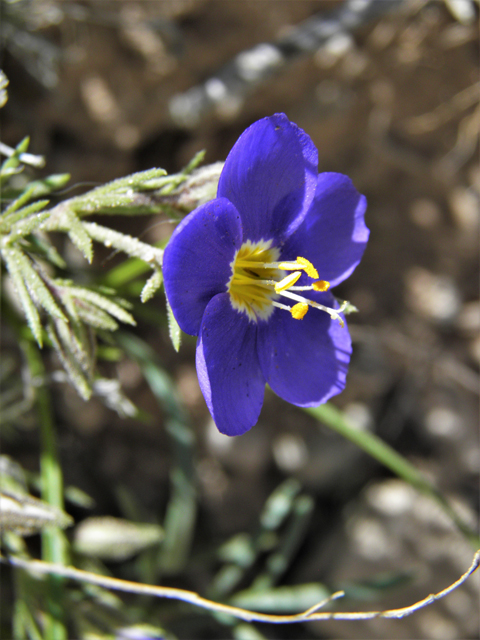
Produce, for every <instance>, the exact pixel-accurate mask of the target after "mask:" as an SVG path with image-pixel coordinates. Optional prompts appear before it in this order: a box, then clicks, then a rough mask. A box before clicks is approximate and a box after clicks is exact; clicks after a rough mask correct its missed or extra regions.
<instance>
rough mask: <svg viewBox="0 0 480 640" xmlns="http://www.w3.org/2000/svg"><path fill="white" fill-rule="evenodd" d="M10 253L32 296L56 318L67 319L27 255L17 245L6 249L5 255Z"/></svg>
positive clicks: (11, 259) (11, 260) (11, 261)
mask: <svg viewBox="0 0 480 640" xmlns="http://www.w3.org/2000/svg"><path fill="white" fill-rule="evenodd" d="M7 254H8V255H9V257H10V264H12V263H15V264H16V268H17V270H18V272H19V273H20V274H21V275H22V277H23V279H24V281H25V284H26V285H27V288H28V291H29V293H30V296H31V297H32V298H33V299H34V300H35V301H36V302H37V303H38V304H40V305H41V306H42V307H43V308H44V309H45V311H46V312H47V313H49V314H50V315H51V316H53V317H55V318H61V319H62V320H67V318H66V317H65V315H64V314H63V312H62V311H61V309H60V307H59V306H58V305H57V303H56V302H55V300H54V298H53V296H52V294H51V293H50V291H49V290H48V289H47V287H46V286H45V283H44V282H43V280H42V278H40V276H39V275H38V273H37V272H36V271H35V269H34V268H33V266H32V263H31V262H30V260H29V259H28V258H27V256H26V255H25V254H24V253H23V251H21V250H20V249H17V248H16V247H8V248H5V249H4V255H5V256H6V255H7Z"/></svg>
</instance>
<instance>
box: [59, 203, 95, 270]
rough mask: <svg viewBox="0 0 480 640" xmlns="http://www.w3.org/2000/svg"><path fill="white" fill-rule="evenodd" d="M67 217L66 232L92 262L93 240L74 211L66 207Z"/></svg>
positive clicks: (65, 214)
mask: <svg viewBox="0 0 480 640" xmlns="http://www.w3.org/2000/svg"><path fill="white" fill-rule="evenodd" d="M64 216H65V219H66V223H67V226H66V229H65V230H66V232H67V233H68V237H69V238H70V240H71V241H72V242H73V244H74V245H75V246H76V247H77V249H79V250H80V251H81V252H82V253H83V255H84V256H85V258H86V260H87V261H88V262H89V263H90V264H91V262H92V260H93V247H92V240H91V238H90V236H89V235H88V233H87V232H86V231H85V229H84V228H83V226H82V223H81V222H80V220H79V219H78V217H77V216H76V215H75V213H74V212H73V211H71V210H70V209H68V208H66V209H65V212H64Z"/></svg>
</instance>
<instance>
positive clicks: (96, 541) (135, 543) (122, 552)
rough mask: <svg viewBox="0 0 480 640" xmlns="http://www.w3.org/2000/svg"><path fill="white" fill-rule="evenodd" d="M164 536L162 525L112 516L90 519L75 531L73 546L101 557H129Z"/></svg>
mask: <svg viewBox="0 0 480 640" xmlns="http://www.w3.org/2000/svg"><path fill="white" fill-rule="evenodd" d="M162 538H163V531H162V528H161V527H160V526H159V525H156V524H144V523H137V522H130V521H128V520H122V519H120V518H113V517H110V516H105V517H95V518H87V519H86V520H84V521H83V522H82V523H81V524H79V525H78V527H77V528H76V530H75V538H74V543H73V547H74V549H75V551H77V552H78V553H82V554H85V555H88V556H92V557H94V558H101V559H102V560H116V561H124V560H128V559H129V558H131V557H132V556H134V555H136V554H137V553H139V552H140V551H143V550H144V549H147V548H148V547H151V546H152V545H156V544H158V543H159V542H160V541H161V540H162Z"/></svg>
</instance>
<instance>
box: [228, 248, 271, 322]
mask: <svg viewBox="0 0 480 640" xmlns="http://www.w3.org/2000/svg"><path fill="white" fill-rule="evenodd" d="M271 245H272V242H271V240H270V241H268V242H264V241H263V240H260V241H259V242H251V241H250V240H247V241H246V242H244V243H243V244H242V246H241V247H240V249H239V250H238V251H237V254H236V256H235V258H234V260H233V262H232V277H231V279H230V282H229V283H228V293H229V294H230V301H231V304H232V306H233V308H234V309H237V310H238V311H243V312H244V313H246V314H247V316H248V317H249V318H250V320H255V321H256V320H257V319H258V318H261V319H262V320H267V319H268V318H269V317H270V315H271V314H272V313H273V305H272V302H273V301H274V300H275V298H278V295H277V294H276V293H275V289H274V288H273V287H272V285H270V284H265V283H264V280H269V281H270V280H271V281H273V280H276V279H277V278H278V275H277V274H278V273H279V271H278V269H275V268H272V269H266V268H265V266H264V265H265V263H270V262H275V261H276V260H277V259H278V256H279V253H280V252H279V251H278V249H276V248H274V247H272V246H271Z"/></svg>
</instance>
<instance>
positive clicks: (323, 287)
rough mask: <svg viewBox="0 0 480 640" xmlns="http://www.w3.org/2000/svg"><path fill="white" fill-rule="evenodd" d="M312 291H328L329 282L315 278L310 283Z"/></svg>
mask: <svg viewBox="0 0 480 640" xmlns="http://www.w3.org/2000/svg"><path fill="white" fill-rule="evenodd" d="M312 288H313V290H314V291H328V290H329V289H330V283H329V282H327V281H326V280H317V281H316V282H314V283H313V284H312Z"/></svg>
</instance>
